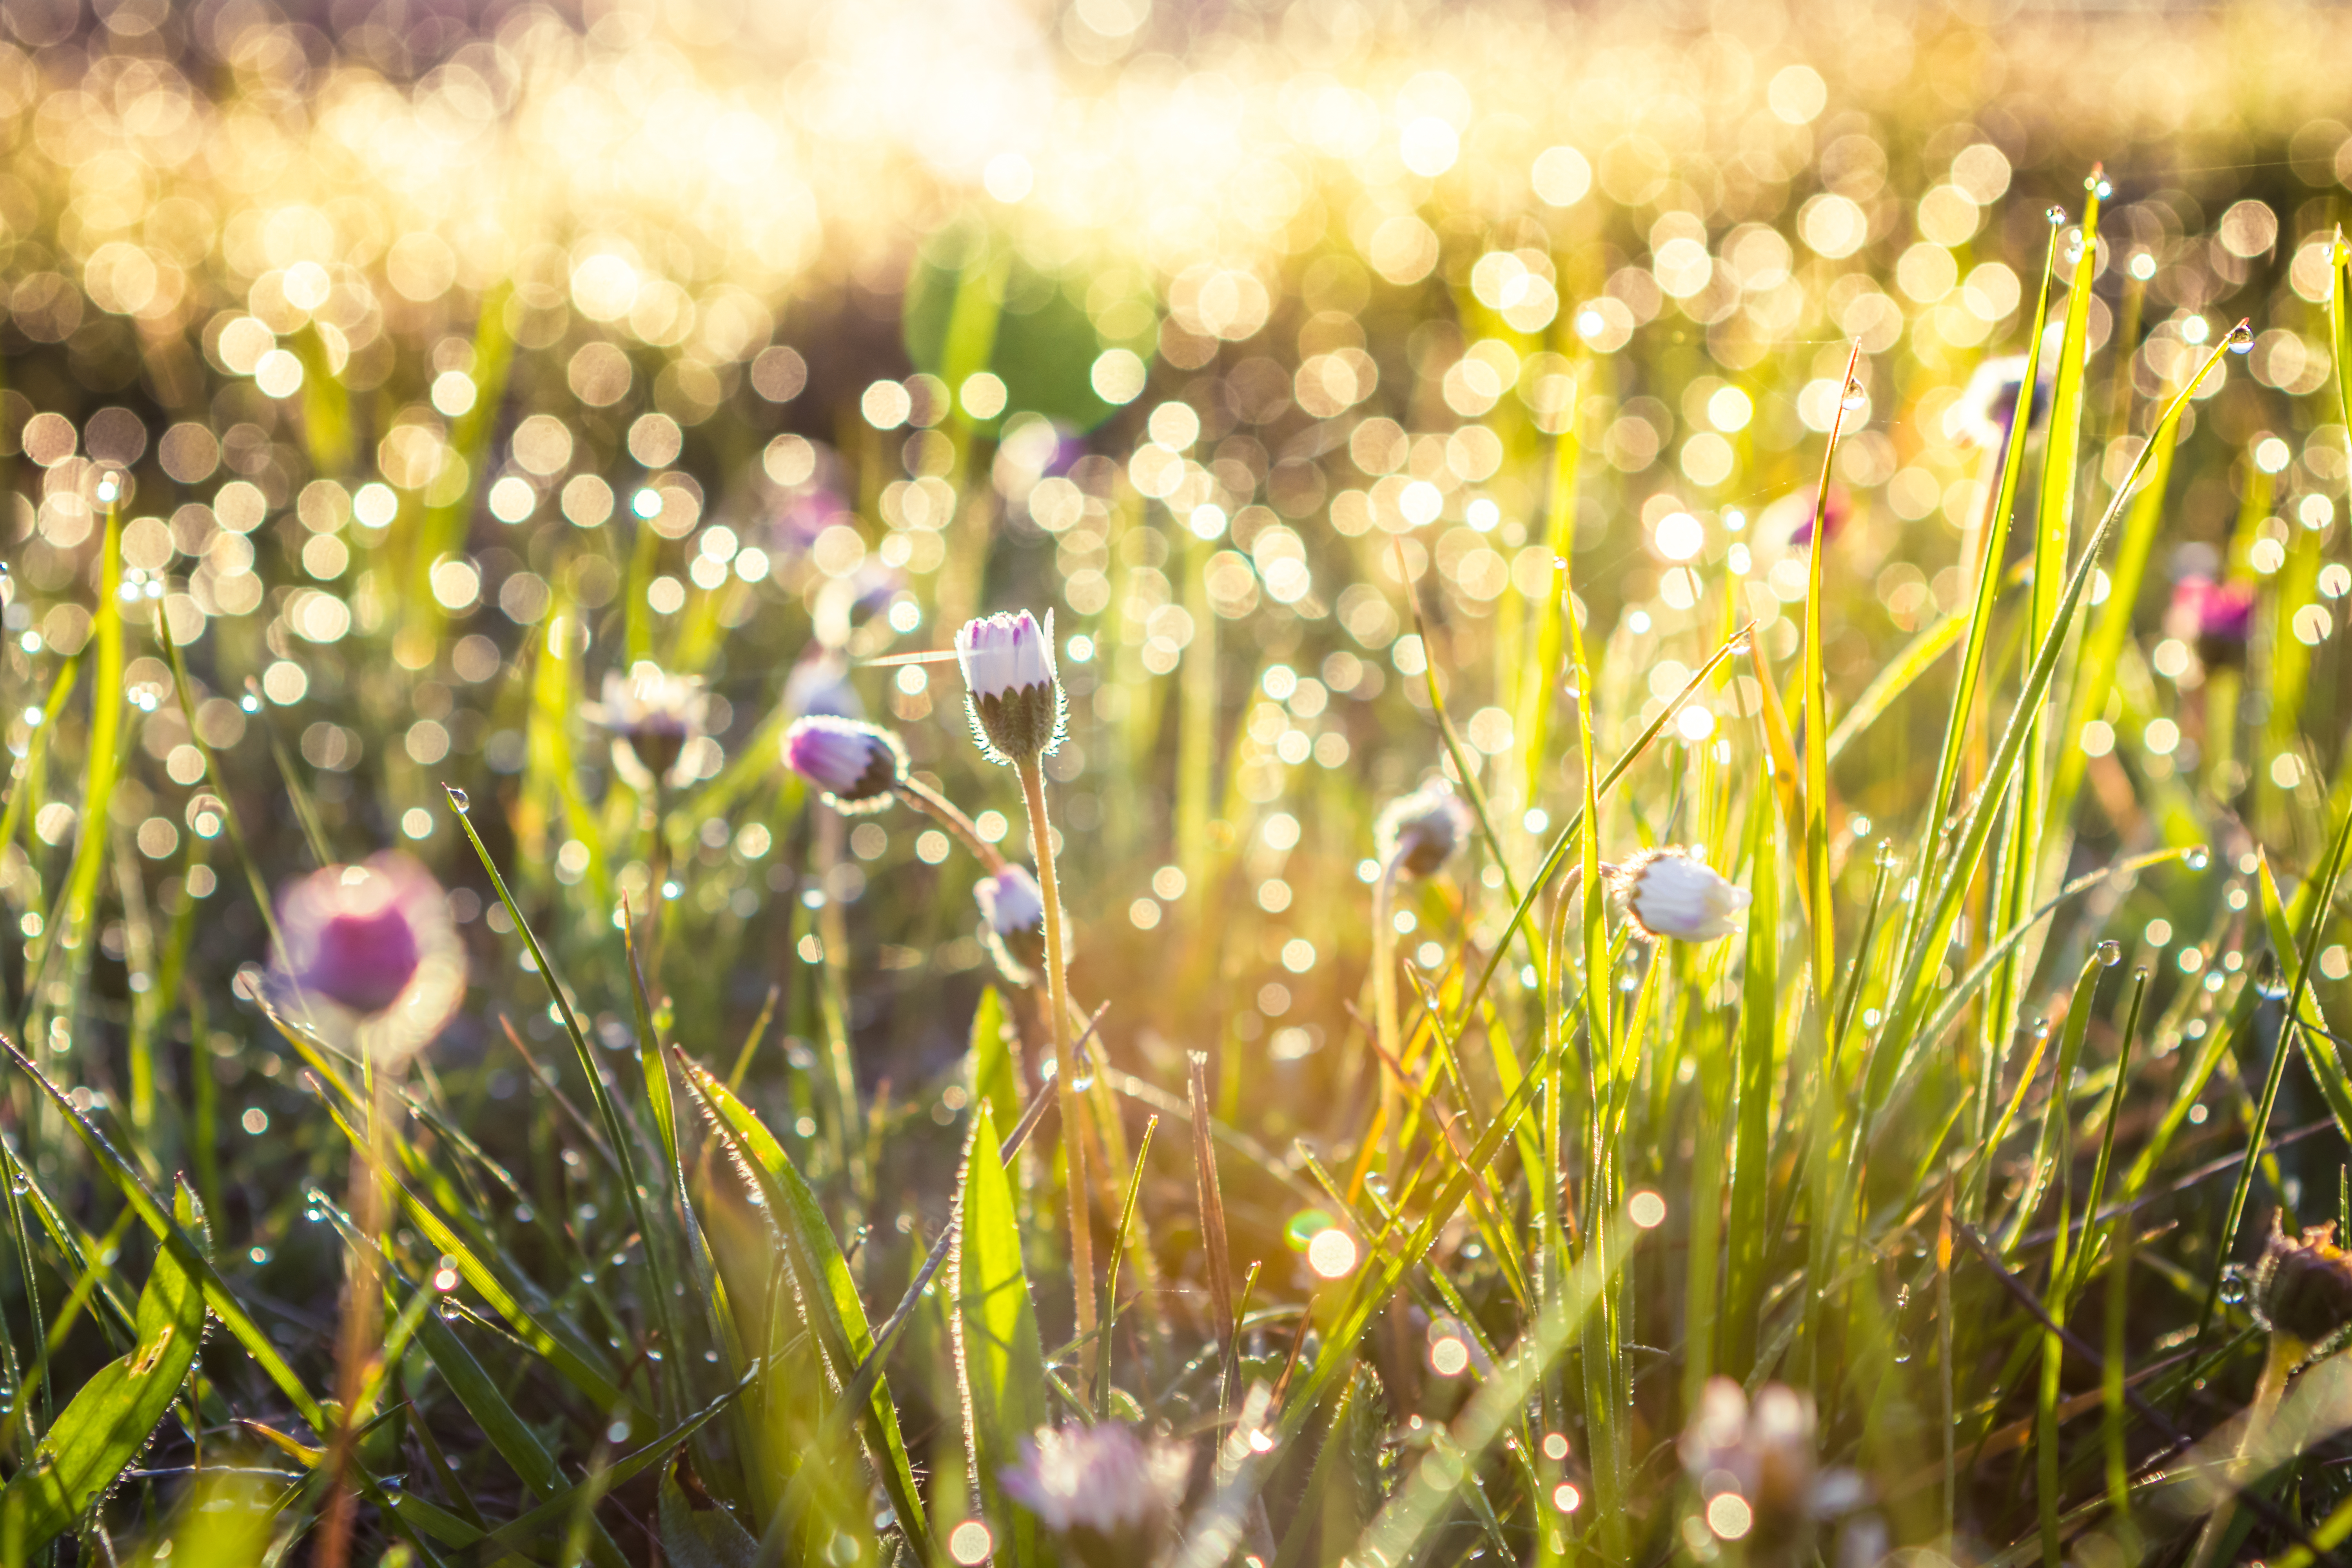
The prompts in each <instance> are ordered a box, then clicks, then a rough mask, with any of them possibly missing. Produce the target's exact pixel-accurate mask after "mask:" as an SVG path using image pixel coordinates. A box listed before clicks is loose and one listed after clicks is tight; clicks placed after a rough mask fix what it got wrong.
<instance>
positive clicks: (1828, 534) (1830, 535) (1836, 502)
mask: <svg viewBox="0 0 2352 1568" xmlns="http://www.w3.org/2000/svg"><path fill="white" fill-rule="evenodd" d="M1818 494H1820V487H1818V486H1814V485H1808V486H1806V487H1805V489H1804V498H1805V513H1804V521H1802V522H1800V523H1799V524H1797V526H1796V527H1795V528H1793V529H1791V530H1790V531H1789V542H1790V544H1792V545H1794V546H1796V547H1798V548H1799V549H1810V548H1811V546H1812V542H1813V512H1814V510H1815V503H1814V497H1815V496H1817V495H1818ZM1820 511H1821V518H1822V543H1823V544H1828V543H1829V542H1831V541H1832V540H1834V539H1835V538H1837V536H1838V535H1839V534H1840V533H1842V532H1843V531H1844V530H1845V525H1846V523H1847V522H1848V521H1851V520H1852V518H1853V496H1851V495H1849V494H1848V493H1847V492H1846V488H1845V487H1844V486H1843V485H1841V484H1832V485H1831V486H1830V499H1829V502H1828V504H1827V505H1825V506H1822V507H1821V508H1820Z"/></svg>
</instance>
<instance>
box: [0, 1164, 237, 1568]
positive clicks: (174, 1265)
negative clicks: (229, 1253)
mask: <svg viewBox="0 0 2352 1568" xmlns="http://www.w3.org/2000/svg"><path fill="white" fill-rule="evenodd" d="M172 1209H173V1220H174V1221H175V1223H177V1224H178V1225H179V1226H180V1227H181V1228H182V1229H183V1230H184V1232H186V1233H187V1234H188V1235H190V1236H194V1237H202V1236H204V1235H205V1223H204V1215H203V1212H202V1211H201V1210H199V1209H198V1208H197V1207H196V1203H195V1194H194V1192H193V1191H192V1190H191V1189H190V1188H189V1187H188V1186H187V1184H185V1183H181V1184H179V1185H178V1186H177V1187H176V1189H175V1190H174V1192H173V1198H172ZM138 1332H139V1339H138V1342H137V1343H136V1344H135V1345H133V1346H132V1347H131V1352H130V1353H129V1354H127V1355H125V1356H123V1357H121V1359H120V1360H118V1361H112V1362H109V1363H107V1364H106V1365H105V1366H104V1367H102V1368H100V1371H99V1373H98V1374H97V1375H96V1376H94V1377H92V1378H91V1379H90V1380H89V1382H88V1383H86V1384H82V1386H81V1388H80V1390H79V1392H78V1393H77V1394H75V1395H74V1396H73V1398H72V1399H71V1400H69V1401H68V1402H67V1404H66V1407H65V1408H64V1409H63V1410H61V1411H59V1412H58V1418H57V1420H55V1421H54V1422H52V1423H50V1426H49V1429H48V1430H47V1432H45V1433H43V1434H42V1435H41V1440H40V1443H39V1445H38V1447H36V1448H35V1449H34V1451H33V1459H32V1462H31V1463H30V1464H28V1465H26V1467H25V1468H23V1469H21V1470H19V1471H17V1472H16V1476H15V1478H14V1479H11V1480H10V1481H9V1483H8V1486H7V1489H6V1491H5V1493H0V1521H5V1522H0V1528H5V1531H6V1534H7V1538H8V1540H9V1541H10V1542H12V1543H16V1544H17V1547H18V1550H21V1551H23V1552H37V1551H39V1550H40V1549H41V1548H42V1547H44V1546H46V1545H47V1544H48V1543H49V1542H51V1541H53V1540H55V1539H56V1538H57V1537H58V1535H60V1534H62V1533H63V1532H64V1531H66V1529H67V1528H68V1526H70V1525H71V1524H72V1523H73V1521H75V1520H77V1519H79V1518H80V1517H81V1515H82V1513H83V1512H84V1511H85V1510H88V1509H89V1506H90V1505H91V1504H92V1503H94V1502H96V1501H97V1500H99V1498H100V1497H101V1496H102V1495H104V1493H105V1491H106V1489H108V1488H110V1487H111V1486H112V1485H113V1484H114V1482H115V1478H116V1477H118V1476H119V1475H121V1473H122V1471H123V1470H125V1469H127V1468H129V1467H130V1466H131V1464H132V1463H133V1462H134V1461H136V1460H137V1459H138V1458H139V1455H140V1453H141V1452H142V1450H143V1449H145V1447H147V1438H148V1436H149V1434H151V1433H152V1432H153V1431H154V1430H155V1427H156V1426H157V1425H158V1424H160V1423H161V1422H162V1421H163V1417H164V1415H167V1414H168V1413H169V1412H170V1410H171V1408H172V1401H173V1398H174V1397H175V1396H176V1395H177V1394H179V1392H180V1384H182V1382H184V1380H185V1379H186V1377H187V1375H188V1369H189V1368H190V1367H191V1366H193V1365H194V1363H195V1359H196V1348H197V1346H198V1345H199V1344H201V1343H202V1342H203V1340H204V1334H205V1292H204V1286H203V1283H202V1281H200V1280H199V1279H197V1278H196V1277H195V1276H194V1274H193V1273H192V1272H191V1271H190V1270H189V1269H188V1268H186V1267H185V1266H184V1264H183V1263H182V1261H181V1260H180V1258H177V1257H175V1256H173V1252H172V1249H171V1248H169V1247H159V1248H157V1249H156V1253H155V1265H154V1268H153V1269H152V1271H151V1272H150V1273H149V1274H148V1276H147V1288H146V1289H143V1290H142V1291H141V1292H140V1293H139V1310H138Z"/></svg>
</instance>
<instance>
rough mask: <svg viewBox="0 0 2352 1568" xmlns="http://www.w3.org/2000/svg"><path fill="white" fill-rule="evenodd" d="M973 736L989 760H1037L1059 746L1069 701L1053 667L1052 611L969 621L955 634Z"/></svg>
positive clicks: (1024, 612) (1016, 761)
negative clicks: (1041, 623) (1039, 615)
mask: <svg viewBox="0 0 2352 1568" xmlns="http://www.w3.org/2000/svg"><path fill="white" fill-rule="evenodd" d="M956 662H957V663H958V664H960V665H961V666H962V667H963V683H964V688H965V706H966V708H967V709H969V710H970V711H971V732H972V737H973V739H975V740H977V741H978V742H980V747H981V750H982V751H983V752H986V753H987V754H988V755H989V757H990V759H991V760H992V761H995V762H1000V763H1033V762H1035V761H1036V760H1037V759H1038V758H1039V757H1042V756H1045V754H1047V753H1048V752H1052V751H1053V749H1054V748H1055V746H1057V745H1059V744H1061V741H1062V730H1063V725H1064V723H1065V722H1066V720H1067V717H1068V705H1067V704H1066V702H1065V701H1064V700H1063V697H1062V682H1061V678H1060V677H1059V676H1058V675H1057V674H1056V673H1055V669H1054V613H1053V612H1052V611H1051V610H1048V611H1046V612H1045V625H1044V626H1038V624H1037V620H1036V617H1035V616H1032V615H1031V614H1030V613H1029V612H1028V611H1026V610H1023V611H1021V612H1020V613H1019V614H1017V615H998V616H986V617H984V618H983V619H981V620H976V621H967V622H965V623H964V626H963V629H962V630H961V631H960V632H958V633H956Z"/></svg>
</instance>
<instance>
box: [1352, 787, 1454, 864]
mask: <svg viewBox="0 0 2352 1568" xmlns="http://www.w3.org/2000/svg"><path fill="white" fill-rule="evenodd" d="M1470 827H1471V822H1470V808H1469V807H1468V806H1466V805H1463V804H1462V797H1461V796H1460V795H1455V794H1454V786H1453V785H1452V784H1448V783H1447V782H1446V781H1445V780H1444V779H1439V780H1437V781H1435V782H1434V783H1432V784H1424V785H1423V786H1422V787H1421V788H1419V789H1417V790H1415V791H1413V792H1412V794H1411V795H1402V796H1399V797H1398V798H1397V799H1395V800H1392V801H1391V802H1389V804H1388V808H1387V809H1386V810H1384V811H1382V812H1381V815H1380V820H1379V821H1378V822H1376V823H1375V824H1373V826H1372V836H1373V842H1374V844H1375V845H1376V846H1377V847H1378V850H1379V854H1380V858H1381V864H1382V865H1383V866H1387V865H1393V866H1395V867H1396V868H1397V871H1398V873H1399V874H1400V875H1402V876H1406V877H1427V876H1430V875H1432V874H1433V873H1434V872H1435V871H1436V870H1437V868H1439V867H1440V866H1443V865H1444V864H1445V862H1446V861H1447V860H1449V859H1451V858H1453V855H1454V850H1456V849H1458V848H1460V847H1462V841H1463V840H1464V839H1465V838H1466V837H1469V836H1470Z"/></svg>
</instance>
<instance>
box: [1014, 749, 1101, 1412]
mask: <svg viewBox="0 0 2352 1568" xmlns="http://www.w3.org/2000/svg"><path fill="white" fill-rule="evenodd" d="M1013 768H1014V771H1015V772H1017V773H1019V774H1020V775H1021V797H1022V802H1023V804H1024V805H1026V806H1027V807H1028V810H1029V853H1030V855H1031V857H1032V858H1034V860H1035V861H1036V863H1037V888H1038V891H1039V893H1040V894H1041V896H1042V897H1043V899H1044V901H1045V995H1046V1004H1045V1016H1046V1020H1047V1022H1048V1023H1049V1024H1050V1025H1051V1026H1052V1028H1053V1041H1054V1098H1055V1101H1056V1102H1057V1105H1058V1108H1059V1110H1060V1112H1061V1117H1062V1149H1063V1157H1064V1159H1065V1160H1066V1163H1067V1164H1068V1167H1069V1182H1068V1185H1069V1191H1070V1275H1071V1280H1072V1283H1073V1285H1074V1287H1075V1289H1076V1297H1077V1329H1078V1338H1080V1339H1082V1340H1083V1339H1085V1338H1087V1336H1088V1335H1089V1334H1092V1333H1093V1332H1094V1331H1095V1267H1094V1261H1095V1260H1094V1252H1095V1245H1094V1227H1093V1224H1092V1222H1091V1220H1090V1218H1089V1215H1088V1210H1089V1207H1090V1205H1089V1203H1088V1201H1087V1139H1086V1101H1085V1100H1082V1099H1081V1098H1080V1097H1079V1094H1078V1090H1077V1085H1076V1080H1075V1079H1074V1077H1073V1075H1074V1074H1075V1073H1076V1070H1077V1064H1076V1062H1074V1061H1072V1060H1071V1059H1070V984H1069V975H1068V973H1067V972H1066V968H1065V966H1064V963H1063V957H1062V954H1063V945H1062V890H1061V884H1060V881H1059V879H1057V878H1056V877H1055V873H1054V828H1053V825H1052V824H1051V823H1049V822H1047V821H1046V819H1045V773H1044V771H1043V770H1042V769H1040V768H1039V767H1038V765H1037V761H1036V759H1035V758H1034V757H1031V758H1026V759H1024V760H1023V761H1021V762H1018V763H1014V764H1013ZM1077 1375H1078V1376H1080V1377H1081V1378H1083V1377H1084V1373H1083V1371H1082V1370H1081V1371H1080V1372H1079V1373H1077ZM1080 1392H1081V1393H1083V1392H1084V1390H1083V1388H1082V1389H1081V1390H1080Z"/></svg>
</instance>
